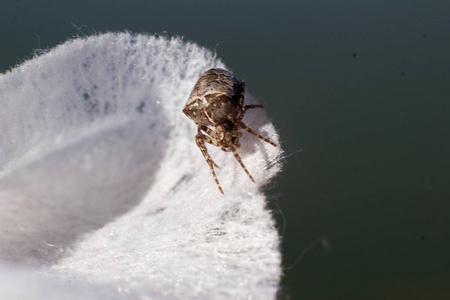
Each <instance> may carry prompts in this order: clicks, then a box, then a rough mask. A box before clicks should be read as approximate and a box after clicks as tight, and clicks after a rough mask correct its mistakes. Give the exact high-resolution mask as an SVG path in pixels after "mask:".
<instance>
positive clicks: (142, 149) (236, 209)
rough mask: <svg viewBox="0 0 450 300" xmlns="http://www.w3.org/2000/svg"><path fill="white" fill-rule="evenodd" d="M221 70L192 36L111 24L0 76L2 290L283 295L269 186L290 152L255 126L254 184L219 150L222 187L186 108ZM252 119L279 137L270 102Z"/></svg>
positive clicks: (127, 295)
mask: <svg viewBox="0 0 450 300" xmlns="http://www.w3.org/2000/svg"><path fill="white" fill-rule="evenodd" d="M214 67H218V68H226V67H225V66H224V64H223V63H222V62H221V61H220V60H219V59H217V58H216V57H215V55H214V54H213V53H212V52H210V51H208V50H206V49H204V48H202V47H199V46H198V45H196V44H195V43H192V42H186V41H184V40H182V39H180V38H167V37H158V36H152V35H134V34H130V33H106V34H102V35H95V36H91V37H88V38H78V39H73V40H70V41H67V42H66V43H63V44H61V45H59V46H57V47H55V48H54V49H50V50H49V51H47V52H46V53H45V54H43V55H41V56H38V57H35V58H33V59H31V60H29V61H26V62H24V63H23V64H22V65H20V66H17V67H15V68H14V69H12V70H11V71H8V72H6V73H4V74H1V75H0V108H1V110H0V130H1V133H0V282H3V283H5V282H7V283H8V284H7V285H4V284H2V285H0V296H1V298H4V297H9V298H14V297H18V296H20V297H23V299H42V298H46V299H53V298H55V299H72V298H73V299H79V298H80V297H84V298H86V299H91V298H92V299H146V297H147V298H152V299H165V298H166V299H192V298H205V299H230V298H233V299H243V298H255V299H273V298H275V294H276V291H277V289H278V285H279V280H280V277H281V267H280V263H281V254H280V252H279V236H278V233H277V230H276V228H275V225H274V221H273V219H272V216H271V213H270V212H269V211H268V210H267V209H266V208H265V206H266V203H265V201H266V200H265V197H264V195H263V193H262V192H261V191H260V189H261V187H262V186H263V185H265V184H267V183H268V182H269V181H270V180H271V179H272V178H273V177H274V176H275V175H276V174H277V173H278V172H279V171H280V169H281V165H280V162H279V157H280V156H281V154H282V150H281V148H280V147H273V146H271V145H268V144H267V143H264V142H263V141H260V140H258V138H256V137H254V136H252V135H250V134H247V133H244V136H243V138H242V140H241V144H242V145H241V147H240V148H239V149H238V152H239V154H240V155H241V157H242V160H243V161H244V163H245V165H246V167H247V168H248V170H249V171H250V172H251V174H252V176H253V177H254V179H255V181H256V184H255V183H253V182H251V181H250V180H249V178H248V177H247V174H245V172H244V171H243V170H242V169H241V167H240V165H239V164H238V162H236V161H235V159H234V157H233V155H231V154H230V153H225V152H222V151H221V150H220V149H218V148H215V147H209V149H210V150H209V152H210V155H211V157H212V158H213V159H214V161H215V162H216V163H217V164H218V165H219V166H220V169H218V170H217V176H218V177H219V180H220V182H221V184H222V187H223V189H224V191H225V195H221V194H220V192H219V190H218V189H217V186H216V184H215V182H214V180H213V178H212V176H211V174H210V173H209V172H210V171H209V168H208V165H207V164H206V162H205V161H204V158H203V156H202V154H201V152H200V150H199V149H198V148H197V146H196V144H195V140H194V138H195V134H196V126H195V124H194V123H193V122H192V121H191V120H189V119H188V118H187V117H186V116H184V115H183V113H182V111H181V110H182V108H183V106H184V104H185V102H186V100H187V97H188V96H189V93H190V91H191V89H192V87H193V86H194V84H195V82H196V80H197V79H198V77H199V76H200V75H201V74H202V73H203V72H204V71H206V70H208V69H210V68H214ZM247 87H248V88H249V89H250V90H251V82H250V81H248V82H247ZM251 103H257V100H256V99H255V98H254V97H252V95H250V94H249V93H248V92H246V104H251ZM244 121H245V123H246V124H247V125H248V126H249V127H251V128H253V129H255V130H256V131H257V132H259V133H261V134H262V135H264V136H266V137H268V138H269V139H270V140H272V141H274V142H275V143H277V144H279V138H278V134H277V132H276V130H275V128H274V126H273V125H272V124H271V123H270V122H269V120H268V119H267V116H266V115H265V112H264V110H262V109H254V110H252V111H251V112H249V113H248V114H246V116H245V118H244ZM24 283H26V286H27V287H28V289H25V290H24V289H23V288H20V287H21V286H23V284H24Z"/></svg>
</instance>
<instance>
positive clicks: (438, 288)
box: [0, 0, 450, 299]
mask: <svg viewBox="0 0 450 300" xmlns="http://www.w3.org/2000/svg"><path fill="white" fill-rule="evenodd" d="M449 16H450V2H448V1H395V3H391V2H388V1H350V0H343V1H331V0H330V1H283V2H281V1H246V2H244V1H234V0H233V1H220V2H218V1H205V0H202V1H138V0H132V1H125V0H123V1H119V0H117V1H112V0H111V1H106V0H104V1H93V0H91V1H87V0H79V1H64V0H62V1H56V0H55V1H50V0H41V1H32V0H20V1H5V0H0V70H2V72H5V71H6V70H8V69H9V68H11V67H12V66H14V65H15V64H17V63H19V62H21V61H23V60H24V59H26V58H27V57H28V58H30V57H31V56H32V53H34V52H35V51H36V52H39V50H36V49H42V48H49V47H53V46H54V45H56V44H59V43H62V42H64V41H65V40H67V39H68V38H70V37H73V36H76V35H83V34H86V35H89V34H92V33H96V32H105V31H123V30H130V31H132V32H136V33H142V32H147V33H152V34H153V33H161V34H167V35H169V36H170V35H181V36H184V37H185V38H186V39H188V40H192V41H195V42H196V43H198V44H200V45H202V46H205V47H208V48H210V49H214V50H216V51H217V53H218V57H220V58H222V59H223V60H224V62H225V63H226V65H227V66H228V67H229V68H231V69H232V71H233V72H234V73H235V74H236V75H237V76H238V77H239V78H243V79H245V81H246V84H247V87H248V89H249V91H250V92H251V93H253V94H254V95H255V96H256V97H257V98H258V99H259V100H260V101H261V102H262V103H263V104H264V105H265V106H266V110H267V112H268V114H269V116H270V117H271V118H272V119H273V121H274V123H275V124H276V126H277V127H278V128H279V131H280V134H281V137H282V140H283V145H282V146H283V149H284V150H285V151H286V154H290V153H294V152H297V151H298V150H301V152H298V153H296V154H293V155H292V156H289V157H288V158H287V159H286V165H285V170H284V172H283V173H282V174H281V175H280V176H279V177H278V179H277V181H276V184H274V185H273V186H272V187H271V188H270V189H269V190H268V195H269V196H270V197H269V201H270V204H269V206H270V207H271V208H272V209H274V213H275V216H276V218H277V221H278V227H279V229H280V232H281V234H282V236H283V243H282V252H283V259H284V265H285V266H291V265H292V264H293V263H294V262H295V261H296V258H297V257H298V255H300V253H302V251H303V250H305V249H306V248H307V247H308V245H310V244H311V243H312V242H313V241H314V240H316V239H317V238H319V237H325V238H327V240H328V241H329V242H330V243H331V246H332V251H331V252H330V253H328V254H326V253H324V251H323V250H324V249H323V248H321V247H320V246H315V247H312V248H311V249H310V250H309V251H307V253H306V254H305V255H303V256H302V258H301V259H300V261H299V262H298V264H296V265H295V266H294V267H293V268H290V269H289V270H286V272H285V275H286V276H285V277H284V279H283V281H282V289H281V291H280V298H283V299H450V286H449V285H448V283H449V282H450V259H449V253H450V193H449V189H448V184H449V181H450V175H449V170H450V158H449V152H450V151H449V150H450V142H449V134H450V122H449V118H450V101H449V100H450V17H449ZM0 109H1V108H0Z"/></svg>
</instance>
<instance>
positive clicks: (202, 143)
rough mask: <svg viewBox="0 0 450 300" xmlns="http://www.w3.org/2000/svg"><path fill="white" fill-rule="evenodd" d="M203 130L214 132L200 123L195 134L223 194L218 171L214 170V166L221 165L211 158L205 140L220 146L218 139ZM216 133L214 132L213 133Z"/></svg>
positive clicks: (196, 140)
mask: <svg viewBox="0 0 450 300" xmlns="http://www.w3.org/2000/svg"><path fill="white" fill-rule="evenodd" d="M201 130H203V131H205V132H206V133H208V134H210V132H212V133H214V131H212V130H211V129H210V128H208V127H206V126H203V125H200V126H198V130H197V135H196V136H195V142H196V143H197V146H198V148H199V149H200V151H202V154H203V156H204V157H205V159H206V162H207V163H208V165H209V169H210V170H211V173H212V175H213V177H214V180H215V181H216V184H217V187H218V188H219V190H220V192H221V193H222V194H223V190H222V187H221V186H220V183H219V180H218V179H217V176H216V172H215V171H214V167H216V168H219V166H218V165H217V164H216V163H215V162H214V161H213V160H212V159H211V156H209V154H208V150H207V149H206V145H205V142H207V143H209V144H211V145H213V146H217V147H218V146H219V144H218V143H217V141H216V140H214V139H212V138H210V137H209V136H207V135H205V134H203V133H202V132H201ZM212 135H214V134H212Z"/></svg>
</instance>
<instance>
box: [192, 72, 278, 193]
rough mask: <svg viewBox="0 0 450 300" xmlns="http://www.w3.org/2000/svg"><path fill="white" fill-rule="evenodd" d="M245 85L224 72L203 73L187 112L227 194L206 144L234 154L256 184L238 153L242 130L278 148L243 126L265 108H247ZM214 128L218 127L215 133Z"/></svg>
mask: <svg viewBox="0 0 450 300" xmlns="http://www.w3.org/2000/svg"><path fill="white" fill-rule="evenodd" d="M244 94H245V83H244V82H243V81H239V80H238V79H237V78H236V77H235V76H234V75H233V74H231V73H230V72H228V71H226V70H222V69H210V70H208V71H206V72H205V73H203V75H202V76H200V78H199V79H198V81H197V83H196V84H195V86H194V88H193V90H192V92H191V94H190V96H189V99H188V101H187V103H186V105H185V106H184V108H183V112H184V114H185V115H186V116H188V117H189V118H190V119H192V120H193V121H194V122H195V123H196V124H197V125H198V129H197V135H196V137H195V141H196V143H197V146H198V147H199V148H200V150H201V152H202V153H203V156H204V157H205V159H206V162H207V163H208V165H209V167H210V169H211V173H212V175H213V177H214V180H215V181H216V184H217V187H218V188H219V190H220V192H221V193H222V194H223V190H222V187H221V186H220V184H219V180H218V179H217V176H216V173H215V171H214V167H217V168H218V166H217V165H216V164H215V163H214V161H213V160H212V159H211V157H210V156H209V154H208V151H207V149H206V145H205V143H209V144H211V145H214V146H217V147H220V148H221V149H222V150H223V151H225V152H233V154H234V156H235V158H236V160H237V161H238V162H239V164H240V165H241V166H242V168H243V169H244V171H245V172H246V173H247V175H248V176H249V177H250V179H251V180H252V181H253V182H254V181H255V180H254V179H253V177H252V176H251V175H250V173H249V172H248V170H247V168H246V167H245V165H244V163H243V162H242V160H241V158H240V156H239V154H238V153H237V151H236V149H238V148H239V147H240V143H239V138H240V137H241V136H242V129H243V130H246V131H247V132H249V133H251V134H253V135H255V136H257V137H258V138H260V139H262V140H263V141H265V142H267V143H269V144H271V145H273V146H276V145H275V144H274V143H273V142H271V141H270V140H268V139H266V138H265V137H263V136H261V135H260V134H258V133H257V132H256V131H254V130H253V129H251V128H249V127H248V126H247V125H245V124H244V122H242V119H243V118H244V115H245V113H246V111H247V110H249V109H252V108H261V107H263V106H262V105H245V106H244ZM210 127H215V130H213V129H211V128H210Z"/></svg>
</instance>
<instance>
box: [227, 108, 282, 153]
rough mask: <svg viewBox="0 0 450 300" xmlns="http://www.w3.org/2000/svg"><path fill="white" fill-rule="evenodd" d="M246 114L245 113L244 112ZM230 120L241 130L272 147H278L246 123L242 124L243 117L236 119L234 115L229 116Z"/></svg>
mask: <svg viewBox="0 0 450 300" xmlns="http://www.w3.org/2000/svg"><path fill="white" fill-rule="evenodd" d="M244 112H245V111H244ZM228 120H230V121H231V122H233V123H234V124H236V125H237V126H239V127H240V128H242V129H244V130H245V131H247V132H249V133H251V134H253V135H254V136H257V137H258V138H260V139H261V140H263V141H265V142H267V143H269V144H271V145H272V146H274V147H276V146H277V145H276V144H275V143H274V142H272V141H271V140H269V139H266V138H265V137H263V136H262V135H260V134H259V133H257V132H256V131H254V130H253V129H251V128H250V127H248V126H247V125H245V123H244V122H242V120H241V117H239V118H236V117H233V116H232V115H228Z"/></svg>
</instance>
